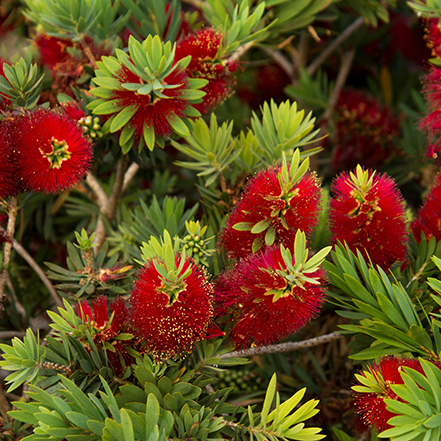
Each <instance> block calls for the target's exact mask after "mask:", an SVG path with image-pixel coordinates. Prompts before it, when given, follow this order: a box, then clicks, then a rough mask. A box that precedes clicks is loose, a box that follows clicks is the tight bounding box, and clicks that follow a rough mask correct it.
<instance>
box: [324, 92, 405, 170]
mask: <svg viewBox="0 0 441 441" xmlns="http://www.w3.org/2000/svg"><path fill="white" fill-rule="evenodd" d="M333 118H334V120H335V125H336V133H335V146H333V152H332V153H333V159H332V161H333V167H334V169H335V170H336V171H337V172H340V171H344V170H349V169H352V168H354V167H355V166H356V165H357V164H360V165H362V166H364V167H372V168H376V167H379V166H380V165H383V163H384V161H385V160H386V159H387V158H389V157H390V156H391V155H392V154H394V153H399V151H398V149H397V148H396V146H395V143H394V137H397V136H399V133H400V132H399V123H400V120H399V118H396V117H395V116H394V114H393V113H392V111H391V110H390V109H388V108H387V107H386V106H384V105H382V104H381V103H379V102H378V100H376V99H375V98H374V97H371V96H368V95H367V94H365V93H363V92H361V91H358V90H353V89H347V90H343V91H342V92H341V93H340V96H339V99H338V103H337V106H336V107H335V111H334V112H333ZM328 141H330V140H327V141H326V142H328Z"/></svg>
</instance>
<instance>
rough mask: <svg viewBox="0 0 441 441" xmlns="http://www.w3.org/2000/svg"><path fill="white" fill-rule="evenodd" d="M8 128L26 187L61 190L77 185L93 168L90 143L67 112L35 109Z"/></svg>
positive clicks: (9, 140)
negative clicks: (62, 113) (91, 166)
mask: <svg viewBox="0 0 441 441" xmlns="http://www.w3.org/2000/svg"><path fill="white" fill-rule="evenodd" d="M7 131H8V142H10V144H11V146H12V149H13V152H14V155H15V156H16V161H17V170H18V176H20V179H21V182H22V185H23V187H24V188H25V189H26V190H27V191H36V192H43V193H59V192H62V191H64V190H67V189H69V188H71V187H73V186H75V185H77V184H78V183H79V182H80V181H81V179H83V177H84V175H85V174H86V172H87V171H88V170H89V168H90V164H91V161H92V148H91V143H90V141H89V139H88V138H87V137H86V136H85V135H84V132H83V130H82V129H81V127H79V126H78V125H77V124H76V123H75V122H74V121H73V120H71V119H70V118H68V117H66V116H63V115H60V114H59V113H57V112H51V111H47V110H36V111H34V112H32V113H30V114H27V115H24V116H21V117H18V118H16V119H15V121H14V123H13V124H10V125H9V126H8V127H7Z"/></svg>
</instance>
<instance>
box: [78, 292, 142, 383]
mask: <svg viewBox="0 0 441 441" xmlns="http://www.w3.org/2000/svg"><path fill="white" fill-rule="evenodd" d="M110 312H111V313H112V314H113V317H109V312H108V309H107V297H105V296H100V297H97V298H96V299H95V300H94V301H93V302H92V308H91V307H90V305H89V303H88V302H87V300H84V301H82V302H80V303H79V305H78V314H79V315H80V317H81V319H82V320H83V321H84V322H85V323H86V324H87V323H89V324H90V327H91V331H92V335H93V341H94V343H95V344H96V345H97V346H103V347H104V348H105V350H106V354H107V358H108V359H109V361H110V364H111V366H112V368H113V370H114V371H115V374H116V375H117V376H122V375H123V374H124V365H126V366H127V365H130V364H131V363H133V361H134V359H133V357H132V356H131V355H130V354H129V352H128V350H127V348H133V347H137V346H138V343H137V342H136V341H135V340H134V338H128V339H127V338H126V339H124V340H118V339H115V338H116V337H118V335H119V334H121V333H127V332H129V333H130V332H131V330H130V327H129V321H128V311H127V306H126V304H125V302H124V299H122V298H121V297H117V298H116V299H114V300H112V301H111V302H110Z"/></svg>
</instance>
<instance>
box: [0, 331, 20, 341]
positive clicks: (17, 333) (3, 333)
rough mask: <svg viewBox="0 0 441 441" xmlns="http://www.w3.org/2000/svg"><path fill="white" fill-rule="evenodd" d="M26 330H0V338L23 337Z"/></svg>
mask: <svg viewBox="0 0 441 441" xmlns="http://www.w3.org/2000/svg"><path fill="white" fill-rule="evenodd" d="M24 336H26V332H23V331H0V340H10V339H11V338H14V337H17V338H23V337H24Z"/></svg>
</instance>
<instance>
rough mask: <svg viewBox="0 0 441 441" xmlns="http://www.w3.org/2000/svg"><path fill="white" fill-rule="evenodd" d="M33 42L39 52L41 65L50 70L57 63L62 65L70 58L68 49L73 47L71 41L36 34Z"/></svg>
mask: <svg viewBox="0 0 441 441" xmlns="http://www.w3.org/2000/svg"><path fill="white" fill-rule="evenodd" d="M34 41H35V44H36V45H37V47H38V51H39V52H40V61H41V64H43V65H45V66H47V67H48V68H49V69H52V68H53V67H54V66H55V65H56V64H57V63H62V62H63V61H65V60H66V59H68V58H71V55H70V54H69V52H68V48H71V47H73V44H72V41H71V40H68V39H66V38H56V37H51V36H50V35H46V34H38V35H37V36H36V37H35V39H34Z"/></svg>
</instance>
